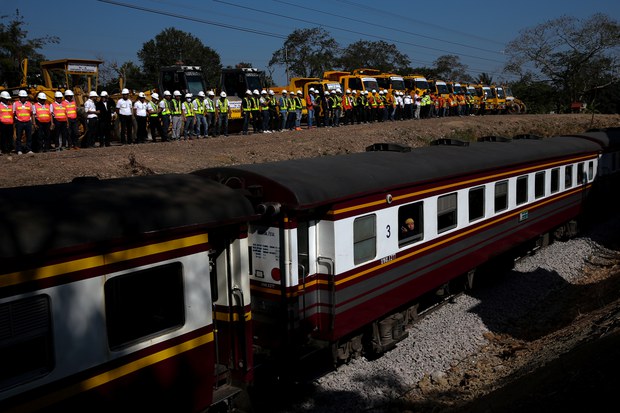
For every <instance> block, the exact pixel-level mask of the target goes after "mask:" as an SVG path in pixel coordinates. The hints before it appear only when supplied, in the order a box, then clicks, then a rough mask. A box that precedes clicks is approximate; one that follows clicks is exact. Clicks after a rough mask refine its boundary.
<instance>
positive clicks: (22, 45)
mask: <svg viewBox="0 0 620 413" xmlns="http://www.w3.org/2000/svg"><path fill="white" fill-rule="evenodd" d="M8 17H9V16H0V84H3V85H5V86H8V87H14V86H19V85H20V84H21V83H22V69H21V68H22V64H23V61H24V59H28V76H29V79H28V80H27V82H28V83H42V81H41V79H39V78H38V77H36V76H37V75H38V72H39V63H40V62H41V61H42V60H45V57H44V56H43V55H42V54H40V53H38V52H37V50H38V49H40V48H41V47H43V46H45V45H46V44H49V43H58V41H59V40H58V37H55V36H46V37H39V38H36V39H28V31H27V30H26V29H25V26H26V23H25V22H24V18H23V17H22V15H21V14H19V10H16V11H15V15H14V16H13V17H12V19H11V20H10V21H8V22H6V23H5V22H4V20H6V19H7V18H8Z"/></svg>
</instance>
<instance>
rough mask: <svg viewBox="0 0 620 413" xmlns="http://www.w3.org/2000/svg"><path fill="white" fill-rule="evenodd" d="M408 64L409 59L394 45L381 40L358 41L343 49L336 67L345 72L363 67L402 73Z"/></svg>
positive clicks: (384, 71)
mask: <svg viewBox="0 0 620 413" xmlns="http://www.w3.org/2000/svg"><path fill="white" fill-rule="evenodd" d="M410 64H411V61H410V60H409V57H408V56H407V55H406V54H404V53H401V52H400V51H399V50H398V48H397V47H396V45H395V44H393V43H387V42H384V41H383V40H380V41H374V42H371V41H368V40H358V41H357V42H355V43H351V44H350V45H348V46H347V47H345V48H344V50H343V52H342V55H341V56H340V58H339V59H338V66H339V67H341V68H342V69H343V70H347V71H352V70H353V69H357V68H363V67H365V68H369V69H378V70H380V71H381V72H383V73H393V72H395V73H403V70H404V69H406V68H407V67H408V66H409V65H410Z"/></svg>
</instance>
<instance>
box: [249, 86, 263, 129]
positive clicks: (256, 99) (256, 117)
mask: <svg viewBox="0 0 620 413" xmlns="http://www.w3.org/2000/svg"><path fill="white" fill-rule="evenodd" d="M251 98H252V130H253V131H254V133H257V132H262V129H263V124H262V122H261V120H260V92H259V91H258V89H254V91H253V92H252V96H251Z"/></svg>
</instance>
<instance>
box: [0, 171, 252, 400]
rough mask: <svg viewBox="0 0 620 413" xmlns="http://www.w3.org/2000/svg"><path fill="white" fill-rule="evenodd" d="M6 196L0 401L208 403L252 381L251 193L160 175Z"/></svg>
mask: <svg viewBox="0 0 620 413" xmlns="http://www.w3.org/2000/svg"><path fill="white" fill-rule="evenodd" d="M0 200H1V201H0V260H1V262H2V267H1V270H0V366H2V367H1V368H0V410H2V411H4V412H12V411H15V412H27V411H39V410H45V411H91V412H92V411H113V410H118V409H119V408H120V409H121V410H123V411H129V410H131V409H134V410H135V411H148V410H152V411H162V410H168V411H175V412H176V411H179V412H180V411H188V412H193V411H202V410H204V409H205V408H208V407H209V406H211V405H212V404H214V403H217V402H218V401H219V400H223V399H227V398H229V397H231V396H232V395H234V394H236V393H237V392H238V391H239V388H238V387H235V386H232V385H231V384H233V383H237V382H238V383H244V382H249V381H251V379H252V365H253V361H252V352H251V326H250V321H251V313H250V302H251V301H250V292H249V283H248V280H247V273H248V267H247V266H248V264H247V262H248V259H247V258H248V257H247V254H248V247H247V221H248V219H249V218H250V217H251V216H252V215H253V214H254V212H253V208H252V206H251V205H250V203H249V202H248V201H247V200H246V198H244V197H243V196H241V195H239V194H237V193H235V191H232V190H230V189H229V188H227V187H225V186H223V185H219V184H217V183H215V182H209V181H205V180H204V179H201V178H199V177H196V176H192V175H162V176H149V177H136V178H124V179H113V180H105V181H103V180H102V181H99V180H97V179H94V178H93V179H91V178H84V179H77V180H76V181H74V182H72V183H68V184H58V185H43V186H33V187H24V188H9V189H2V190H0Z"/></svg>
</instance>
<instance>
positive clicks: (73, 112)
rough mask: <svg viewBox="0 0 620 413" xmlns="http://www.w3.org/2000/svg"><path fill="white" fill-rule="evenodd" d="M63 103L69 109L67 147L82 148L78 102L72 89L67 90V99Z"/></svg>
mask: <svg viewBox="0 0 620 413" xmlns="http://www.w3.org/2000/svg"><path fill="white" fill-rule="evenodd" d="M62 105H63V106H64V107H65V110H66V111H67V131H68V138H67V139H68V141H67V143H66V146H65V148H66V149H74V150H78V149H80V147H79V145H78V140H79V139H80V132H79V130H78V113H77V103H76V102H75V98H74V95H73V91H71V90H70V89H67V90H65V100H63V102H62Z"/></svg>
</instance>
